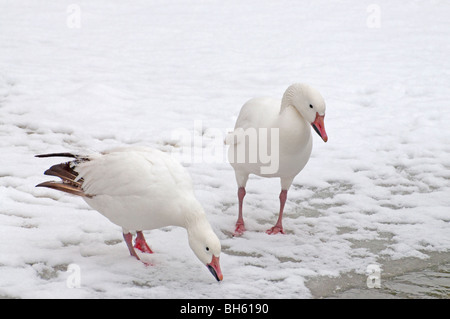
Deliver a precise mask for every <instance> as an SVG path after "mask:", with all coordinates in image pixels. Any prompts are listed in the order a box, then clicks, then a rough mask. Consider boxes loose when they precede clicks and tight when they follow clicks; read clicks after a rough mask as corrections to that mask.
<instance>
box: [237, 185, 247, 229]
mask: <svg viewBox="0 0 450 319" xmlns="http://www.w3.org/2000/svg"><path fill="white" fill-rule="evenodd" d="M244 197H245V187H239V190H238V199H239V216H238V219H237V221H236V229H235V231H234V236H240V235H242V234H243V233H244V232H245V226H244V218H243V216H242V205H243V203H244Z"/></svg>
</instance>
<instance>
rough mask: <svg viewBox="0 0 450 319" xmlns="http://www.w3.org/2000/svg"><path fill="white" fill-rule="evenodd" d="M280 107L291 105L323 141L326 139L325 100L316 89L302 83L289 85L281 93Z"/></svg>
mask: <svg viewBox="0 0 450 319" xmlns="http://www.w3.org/2000/svg"><path fill="white" fill-rule="evenodd" d="M281 105H282V109H283V107H286V106H293V107H294V108H295V109H296V110H297V111H298V112H299V113H300V115H301V116H302V117H303V118H304V119H305V120H306V121H307V122H308V123H310V124H311V126H312V127H313V128H314V130H315V131H316V133H317V134H319V136H320V137H321V138H322V140H323V141H324V142H326V141H328V136H327V132H326V131H325V123H324V119H325V108H326V107H325V101H324V99H323V97H322V95H321V94H320V93H319V91H317V90H316V89H314V88H312V87H311V86H309V85H307V84H303V83H296V84H292V85H291V86H289V87H288V88H287V90H286V92H285V93H284V95H283V100H282V103H281Z"/></svg>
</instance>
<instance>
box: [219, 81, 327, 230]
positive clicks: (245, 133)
mask: <svg viewBox="0 0 450 319" xmlns="http://www.w3.org/2000/svg"><path fill="white" fill-rule="evenodd" d="M324 117H325V102H324V99H323V98H322V96H321V95H320V93H319V92H318V91H317V90H315V89H313V88H312V87H310V86H308V85H306V84H301V83H296V84H292V85H291V86H289V87H288V88H287V90H286V91H285V93H284V95H283V98H282V100H281V101H280V100H276V99H272V98H254V99H251V100H249V101H248V102H247V103H245V104H244V105H243V107H242V109H241V111H240V113H239V117H238V119H237V121H236V125H235V128H234V131H233V132H232V133H230V134H229V135H228V136H227V139H226V144H228V145H230V148H229V150H228V158H229V161H230V164H231V166H232V167H233V168H234V171H235V175H236V181H237V184H238V199H239V215H238V219H237V222H236V230H235V235H241V234H242V233H243V232H244V231H245V226H244V219H243V216H242V204H243V200H244V196H245V186H246V184H247V180H248V177H249V174H255V175H258V176H263V177H279V178H280V179H281V193H280V211H279V217H278V221H277V222H276V224H275V226H274V227H272V228H270V229H269V230H267V233H268V234H277V233H283V234H284V230H283V226H282V218H283V210H284V205H285V202H286V197H287V191H288V189H289V188H290V186H291V184H292V181H293V179H294V177H295V176H296V175H297V174H298V173H299V172H300V171H301V170H302V169H303V168H304V167H305V165H306V163H307V162H308V160H309V157H310V155H311V150H312V137H311V129H310V126H312V127H313V128H314V130H315V131H316V132H317V133H318V134H319V135H320V137H321V138H322V139H323V141H324V142H326V141H327V140H328V136H327V133H326V132H325V125H324ZM264 132H266V133H264ZM261 133H264V134H261ZM269 133H270V134H269ZM269 141H270V142H269ZM267 144H268V145H267ZM261 150H269V151H271V154H270V157H271V159H272V163H270V164H271V167H268V165H267V161H266V160H264V161H263V160H262V159H261V158H260V157H261V155H262V154H264V153H261ZM257 151H258V152H259V153H258V154H255V153H256V152H257ZM268 153H269V152H268ZM258 155H259V157H258ZM242 159H244V160H242ZM252 159H253V160H252ZM254 159H257V160H254ZM272 164H276V166H275V167H273V166H274V165H272ZM269 168H270V170H269ZM273 168H275V169H273Z"/></svg>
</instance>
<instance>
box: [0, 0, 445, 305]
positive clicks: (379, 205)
mask: <svg viewBox="0 0 450 319" xmlns="http://www.w3.org/2000/svg"><path fill="white" fill-rule="evenodd" d="M0 6H1V10H0V147H1V152H2V155H1V156H0V297H9V298H11V297H19V298H310V297H313V295H312V294H311V292H310V290H309V289H308V287H307V285H306V284H305V283H306V282H307V280H308V279H310V278H319V276H335V277H338V276H341V275H343V274H346V273H349V272H355V273H358V274H364V273H365V271H366V268H367V266H368V265H370V264H380V265H381V268H383V267H382V265H383V263H385V262H387V261H389V260H402V259H404V258H409V257H415V258H420V259H426V258H428V254H430V253H436V252H438V253H439V252H440V253H448V251H449V248H450V237H449V230H450V227H449V221H450V214H449V207H450V196H449V192H450V173H449V172H450V130H449V129H448V123H449V121H450V107H449V105H448V100H449V94H448V85H449V83H450V71H449V70H450V60H449V59H448V56H449V55H450V41H449V40H450V20H449V19H448V17H449V16H450V4H449V3H448V1H439V0H435V1H419V0H417V1H377V2H376V3H372V2H367V1H350V0H345V1H344V0H342V1H337V0H336V1H324V0H320V1H314V2H307V1H254V0H249V1H245V2H242V1H234V0H232V1H227V2H221V1H197V0H190V1H183V2H177V1H162V0H152V1H147V0H145V1H144V0H137V1H134V2H133V3H131V4H130V3H128V2H127V3H124V2H123V1H110V0H108V1H106V0H99V1H95V2H92V1H77V2H73V1H59V2H52V1H44V0H40V1H25V0H19V1H8V0H1V1H0ZM294 82H306V83H309V84H310V85H312V86H313V87H315V88H317V89H318V90H319V91H320V92H321V94H322V95H323V96H324V98H325V100H326V102H327V115H326V120H325V125H326V128H327V133H328V136H329V141H328V143H326V144H325V143H323V142H322V141H321V140H320V138H319V137H318V136H316V134H314V147H313V152H312V157H311V159H310V161H309V163H308V164H307V166H306V167H305V169H304V170H303V171H302V172H301V173H300V174H299V175H298V176H297V178H296V179H295V180H294V184H293V186H292V188H291V189H290V191H289V193H288V201H287V204H286V208H285V217H284V221H283V224H284V228H285V230H286V232H287V234H286V235H284V236H281V235H276V236H268V235H267V234H265V232H264V231H265V230H266V229H268V228H269V227H271V226H273V224H274V223H275V221H276V218H277V212H278V204H279V202H278V194H279V180H275V179H261V178H257V177H252V178H251V179H250V180H249V183H248V188H247V196H246V198H245V204H244V218H245V220H246V225H247V229H248V232H247V233H246V234H244V235H243V236H242V237H239V238H234V237H232V236H231V234H232V231H233V229H234V223H235V220H236V218H237V196H236V193H237V188H236V183H235V180H234V173H233V171H232V168H231V166H230V165H229V164H228V163H227V162H226V161H225V158H226V156H225V151H226V148H225V146H224V145H223V143H222V142H223V138H224V137H225V134H226V133H227V132H228V130H229V128H231V127H233V126H234V121H235V119H236V116H237V114H238V112H239V109H240V107H241V106H242V104H243V103H244V102H245V101H247V100H248V99H250V98H252V97H256V96H272V97H279V98H281V96H282V94H283V92H284V90H285V89H286V88H287V87H288V86H289V85H290V84H291V83H294ZM180 132H184V135H180V134H179V133H180ZM186 134H187V135H186ZM126 145H147V146H152V147H155V148H158V149H161V150H163V151H166V152H172V153H173V154H174V156H178V157H179V158H180V159H181V160H183V165H184V166H185V167H186V168H187V169H188V170H189V172H190V173H191V175H192V178H193V181H194V186H195V190H196V194H197V196H198V199H199V200H200V202H201V203H202V204H203V206H204V208H205V210H206V212H207V214H208V217H209V220H210V222H211V224H212V225H213V228H214V229H215V231H216V232H217V234H218V236H219V238H220V240H221V242H222V246H223V252H222V256H221V264H222V271H223V274H224V281H223V282H221V283H219V284H218V283H217V282H216V281H215V280H214V278H212V276H211V275H210V274H209V272H208V270H207V269H206V267H204V266H203V265H201V264H200V263H199V262H198V260H197V259H196V258H195V256H194V254H193V253H192V251H191V250H190V249H189V247H188V243H187V237H186V234H185V231H184V230H183V229H179V228H174V227H169V228H165V229H161V230H155V231H151V232H146V236H147V237H148V241H149V243H150V246H151V247H152V249H153V250H154V251H155V254H153V255H151V256H146V257H145V258H146V259H147V260H149V261H150V262H151V263H152V266H149V267H146V266H145V265H143V264H142V263H139V262H136V260H134V259H133V258H131V257H130V256H129V255H128V250H127V248H126V245H125V243H124V242H123V240H122V234H121V230H120V228H119V227H118V226H116V225H114V224H112V223H111V222H109V221H108V220H107V219H106V218H104V217H103V216H101V215H100V214H98V213H96V212H95V211H93V210H91V209H90V208H89V207H88V206H87V205H86V204H85V203H84V202H83V201H82V200H81V199H80V198H76V197H71V196H68V195H65V194H61V193H57V192H55V191H53V190H49V189H37V188H35V187H34V186H35V185H36V184H38V183H40V182H42V181H44V180H47V179H48V177H45V176H43V175H42V173H43V171H44V170H45V169H46V168H48V167H49V166H50V165H52V164H54V163H55V161H54V159H37V158H34V155H35V154H39V153H45V152H61V151H71V152H79V153H83V152H93V151H102V150H105V149H108V148H111V147H116V146H126ZM190 146H193V147H192V149H190V148H189V147H190ZM186 150H187V151H192V153H189V154H190V155H191V156H186V153H184V156H180V152H181V151H186ZM182 155H183V154H182ZM71 264H75V265H78V266H79V270H80V273H79V275H80V285H79V288H72V289H71V288H68V285H67V283H68V282H69V280H70V278H72V277H71V276H72V275H74V274H75V273H72V272H70V271H67V270H68V268H70V267H69V265H71ZM70 269H71V268H70Z"/></svg>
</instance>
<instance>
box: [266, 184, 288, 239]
mask: <svg viewBox="0 0 450 319" xmlns="http://www.w3.org/2000/svg"><path fill="white" fill-rule="evenodd" d="M286 198H287V190H281V193H280V214H279V215H278V220H277V223H276V224H275V226H273V227H272V228H271V229H268V230H267V231H266V233H268V234H269V235H275V234H278V233H282V234H284V230H283V225H282V223H281V221H282V219H283V211H284V204H286Z"/></svg>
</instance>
